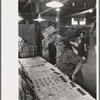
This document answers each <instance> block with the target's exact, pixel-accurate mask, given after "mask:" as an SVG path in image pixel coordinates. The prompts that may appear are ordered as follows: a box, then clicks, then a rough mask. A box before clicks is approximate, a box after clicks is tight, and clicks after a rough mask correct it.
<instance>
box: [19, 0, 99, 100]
mask: <svg viewBox="0 0 100 100" xmlns="http://www.w3.org/2000/svg"><path fill="white" fill-rule="evenodd" d="M96 2H97V1H96V0H18V14H19V21H18V63H19V65H18V74H19V77H18V79H19V81H18V82H19V85H18V94H19V96H18V97H19V100H96V98H97V92H96V91H97V90H96V87H97V86H96V77H97V76H96V51H97V43H96V35H97V33H96V20H97V19H96V16H97V14H96V12H97V8H96V7H97V3H96ZM65 47H66V49H65ZM68 47H69V48H68ZM62 48H64V50H63V49H62ZM69 49H70V50H69ZM72 66H74V67H72ZM72 70H73V71H72ZM80 71H81V74H78V73H79V72H80ZM81 76H82V77H81ZM78 79H80V80H81V79H83V81H81V82H79V81H78Z"/></svg>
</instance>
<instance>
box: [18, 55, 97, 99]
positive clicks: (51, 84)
mask: <svg viewBox="0 0 100 100" xmlns="http://www.w3.org/2000/svg"><path fill="white" fill-rule="evenodd" d="M19 63H20V64H19V66H21V67H22V68H24V69H25V71H26V72H27V74H28V76H29V78H30V79H31V81H32V83H33V84H31V87H32V86H33V87H34V91H35V93H36V94H37V96H38V99H39V100H95V99H94V98H93V97H92V96H91V95H90V94H89V93H88V92H87V91H85V90H84V89H83V88H82V87H80V86H79V85H78V84H76V83H74V82H72V81H71V80H70V79H69V77H68V76H67V75H65V74H64V73H62V72H61V71H60V70H59V69H58V68H57V67H54V66H53V65H52V64H50V63H49V62H47V61H46V60H45V59H43V58H42V57H33V58H21V59H19Z"/></svg>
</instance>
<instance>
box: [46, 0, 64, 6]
mask: <svg viewBox="0 0 100 100" xmlns="http://www.w3.org/2000/svg"><path fill="white" fill-rule="evenodd" d="M46 6H47V7H51V8H58V7H63V3H61V2H59V1H56V0H53V1H50V2H48V3H46Z"/></svg>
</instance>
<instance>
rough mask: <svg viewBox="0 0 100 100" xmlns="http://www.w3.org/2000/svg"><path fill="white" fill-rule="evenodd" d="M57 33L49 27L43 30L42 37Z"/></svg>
mask: <svg viewBox="0 0 100 100" xmlns="http://www.w3.org/2000/svg"><path fill="white" fill-rule="evenodd" d="M58 31H59V29H57V30H56V29H55V28H54V27H53V26H49V27H48V28H46V29H45V32H44V33H43V35H44V36H46V37H47V36H50V35H53V34H55V33H57V32H58Z"/></svg>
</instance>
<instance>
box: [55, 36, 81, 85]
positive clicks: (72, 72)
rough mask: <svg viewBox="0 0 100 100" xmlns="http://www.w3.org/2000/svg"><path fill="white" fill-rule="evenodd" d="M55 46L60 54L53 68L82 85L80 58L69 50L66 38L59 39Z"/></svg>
mask: <svg viewBox="0 0 100 100" xmlns="http://www.w3.org/2000/svg"><path fill="white" fill-rule="evenodd" d="M55 44H56V48H57V49H59V50H60V52H61V55H60V56H59V57H58V58H57V59H58V60H57V62H56V65H55V66H57V67H58V69H60V70H61V71H62V72H63V73H65V74H67V75H68V76H69V77H70V78H72V80H73V81H75V80H77V82H78V83H79V84H80V85H83V75H82V72H81V67H82V58H81V57H79V56H78V55H76V54H75V53H74V52H73V51H72V50H70V49H69V44H68V40H67V39H66V38H64V37H60V38H59V39H57V41H56V42H55Z"/></svg>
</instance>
